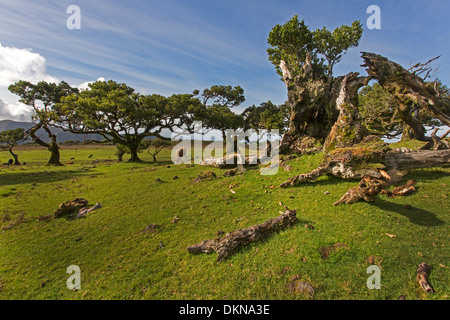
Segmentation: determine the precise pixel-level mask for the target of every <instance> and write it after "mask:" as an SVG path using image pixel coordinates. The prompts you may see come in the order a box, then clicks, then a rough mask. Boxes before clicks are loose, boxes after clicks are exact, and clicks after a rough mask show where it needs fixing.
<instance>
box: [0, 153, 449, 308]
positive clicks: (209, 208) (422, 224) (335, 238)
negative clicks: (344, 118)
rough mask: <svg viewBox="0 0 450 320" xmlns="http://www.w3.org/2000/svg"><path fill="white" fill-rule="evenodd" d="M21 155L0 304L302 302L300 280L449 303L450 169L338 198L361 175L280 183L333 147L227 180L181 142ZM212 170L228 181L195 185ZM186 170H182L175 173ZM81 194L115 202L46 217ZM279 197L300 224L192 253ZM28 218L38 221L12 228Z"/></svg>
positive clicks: (268, 213) (7, 190) (2, 232)
mask: <svg viewBox="0 0 450 320" xmlns="http://www.w3.org/2000/svg"><path fill="white" fill-rule="evenodd" d="M18 154H19V159H20V161H25V162H27V164H26V165H25V166H10V167H9V166H8V167H2V168H1V171H0V299H302V298H304V297H302V296H293V295H291V294H289V293H288V291H287V284H288V283H289V281H290V278H291V277H292V276H294V275H300V276H301V279H302V280H304V281H308V282H310V283H311V284H312V285H313V286H314V287H315V289H316V293H315V296H314V298H315V299H319V300H320V299H397V298H398V297H399V296H400V295H406V298H407V299H440V300H443V299H448V295H449V285H448V283H449V282H448V280H449V271H448V267H449V266H450V264H449V256H450V255H449V250H448V247H447V246H448V223H449V216H450V215H449V213H450V211H449V185H450V175H449V173H450V169H448V168H435V169H426V170H425V169H424V170H412V171H410V173H409V174H408V175H407V177H406V178H407V179H416V180H417V192H416V193H414V194H413V195H410V196H407V197H399V198H393V199H390V198H387V197H386V196H383V195H382V196H380V197H378V199H377V200H376V201H375V203H372V204H369V203H364V202H361V203H356V204H352V205H340V206H336V207H335V206H333V203H334V202H335V201H336V200H338V199H339V198H340V197H341V196H342V195H343V194H344V193H345V192H346V191H347V190H348V189H349V188H350V187H353V186H355V185H356V183H357V182H356V181H344V180H341V179H337V178H334V177H321V178H320V179H319V180H318V181H317V182H316V183H314V184H313V183H311V184H305V185H302V186H299V187H295V188H287V189H282V188H279V187H278V185H279V184H280V183H281V182H283V181H285V180H286V179H287V178H289V177H291V176H292V175H294V174H297V173H301V172H308V171H310V170H312V169H314V168H315V167H316V166H317V165H318V164H319V163H320V161H321V159H322V155H320V154H319V155H311V156H304V157H301V158H298V159H296V160H293V161H292V162H291V166H292V167H293V171H292V172H284V171H283V170H281V169H280V171H279V172H278V174H277V175H274V176H262V175H260V173H259V170H257V169H256V170H249V171H247V173H245V174H244V175H237V176H234V177H228V178H226V177H223V176H222V174H223V172H224V171H225V170H220V169H211V168H207V167H201V166H199V165H195V166H194V167H188V168H187V167H186V165H173V164H171V163H169V161H170V150H164V151H163V153H162V154H161V155H159V156H158V160H160V161H161V162H158V163H153V162H151V156H150V155H147V154H144V153H143V154H142V155H141V156H142V158H143V160H145V161H148V162H145V163H139V164H136V163H117V162H115V161H106V162H104V161H103V160H108V159H109V160H114V159H115V157H114V147H112V146H107V147H99V146H89V147H78V148H77V147H71V148H64V149H63V150H62V151H61V156H62V162H63V163H65V162H67V161H69V160H70V159H71V158H75V159H73V160H72V161H74V164H71V165H65V166H63V167H52V166H46V165H45V163H46V160H47V159H48V157H49V153H48V151H46V150H45V149H41V148H34V149H32V150H18ZM90 154H93V156H92V158H89V155H90ZM0 156H1V157H2V158H5V156H6V153H1V154H0ZM94 159H98V160H99V162H98V163H96V167H95V168H87V167H89V166H92V161H93V160H94ZM124 160H127V158H126V156H125V157H124ZM2 162H3V161H2ZM168 164H170V167H167V165H168ZM206 170H213V171H214V172H215V173H216V174H217V179H213V180H211V181H202V182H199V183H193V182H192V180H193V178H195V177H197V176H198V175H199V174H200V173H201V172H202V171H206ZM175 175H176V176H178V177H179V179H177V180H173V177H174V176H175ZM157 178H160V179H161V180H163V181H165V182H164V183H158V182H156V181H155V180H156V179H157ZM230 184H234V185H235V187H234V188H233V189H234V190H235V191H236V193H235V194H232V193H231V192H230V191H229V188H228V186H229V185H230ZM271 186H274V188H271ZM75 197H82V198H85V199H87V200H89V202H90V203H91V204H95V203H96V202H100V203H101V204H102V205H103V208H101V209H98V210H96V211H93V212H91V213H89V214H88V216H87V217H86V218H82V219H77V220H66V219H64V218H60V219H51V220H48V221H39V220H38V219H36V218H37V217H38V216H45V215H49V214H52V213H53V212H54V211H55V210H56V209H57V207H58V205H59V204H60V203H61V202H65V201H67V200H71V199H73V198H75ZM279 201H281V202H283V203H284V204H285V205H287V206H288V207H289V208H290V209H295V210H296V211H297V217H298V218H299V223H298V224H296V225H295V226H294V227H292V228H289V229H287V230H285V231H282V232H280V233H277V234H274V235H272V236H270V237H269V238H267V239H266V240H264V241H260V242H256V243H253V244H252V245H250V246H248V247H246V248H242V249H241V250H239V251H238V252H236V254H234V255H233V256H231V257H230V258H229V259H227V260H225V261H223V262H222V263H219V264H218V263H216V262H215V258H216V255H215V254H209V255H208V254H201V255H191V254H189V253H188V252H187V247H188V246H190V245H192V244H195V243H198V242H200V241H202V240H204V239H211V238H214V237H215V234H216V232H217V231H219V230H222V231H225V232H230V231H233V230H236V229H239V228H245V227H248V226H250V225H254V224H258V223H262V222H264V221H266V220H268V219H270V218H272V217H275V216H277V215H279V211H280V210H282V208H281V207H280V206H279V204H278V203H279ZM406 204H408V205H410V206H412V209H406V208H405V207H404V205H406ZM174 216H178V217H179V218H180V220H179V221H178V222H177V223H171V220H172V219H173V217H174ZM20 218H25V221H24V222H21V223H17V224H16V225H14V226H13V227H11V228H9V229H6V227H7V226H9V225H10V224H11V223H14V222H16V221H21V220H19V219H20ZM151 223H155V224H158V225H159V226H160V228H159V229H158V231H157V232H156V233H154V234H150V233H147V234H144V233H142V232H141V231H142V230H143V229H144V228H145V227H146V226H147V225H149V224H151ZM306 224H311V225H313V226H314V228H315V229H313V230H311V229H307V228H305V227H304V226H305V225H306ZM386 233H389V234H394V235H395V236H396V237H395V238H390V237H388V236H387V235H386ZM160 242H162V243H163V245H164V248H162V249H161V248H160V246H159V243H160ZM337 242H340V243H345V244H346V245H347V246H348V248H349V249H348V250H345V249H341V250H338V251H337V252H335V253H332V254H331V255H330V257H329V259H327V260H325V259H322V258H321V255H320V252H319V249H320V247H324V246H330V245H333V244H335V243H337ZM370 255H374V256H377V257H379V261H381V262H380V263H379V264H380V266H381V289H380V290H369V289H368V288H367V287H366V281H367V278H368V277H369V276H370V274H367V273H366V270H367V267H368V266H369V263H368V262H367V261H366V259H367V258H368V257H369V256H370ZM422 261H425V262H427V263H428V264H430V265H432V271H431V275H430V279H429V280H430V283H431V285H432V286H433V287H434V289H435V293H434V294H426V293H425V292H423V291H422V289H420V288H419V287H418V285H417V284H416V282H415V272H416V269H417V266H418V265H419V263H420V262H422ZM70 265H77V266H79V267H80V269H81V289H80V290H76V291H71V290H69V289H68V288H67V287H66V281H67V278H68V277H69V274H67V273H66V270H67V267H68V266H70Z"/></svg>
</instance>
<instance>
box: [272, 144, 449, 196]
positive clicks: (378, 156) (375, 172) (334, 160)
mask: <svg viewBox="0 0 450 320" xmlns="http://www.w3.org/2000/svg"><path fill="white" fill-rule="evenodd" d="M343 149H344V150H343V151H342V152H341V154H336V156H334V157H331V158H330V159H327V160H326V161H325V162H324V163H323V164H322V165H320V166H319V167H318V168H316V169H314V170H312V171H311V172H308V173H303V174H299V175H297V176H294V177H292V178H289V179H288V180H286V181H285V182H283V183H281V184H280V187H282V188H285V187H290V186H296V185H299V184H301V183H304V182H314V181H316V180H317V179H318V178H319V177H320V176H322V175H333V176H336V177H340V178H344V179H362V178H364V177H365V176H369V177H372V178H376V179H380V178H383V173H382V172H385V171H388V170H389V171H397V172H399V171H402V170H410V169H423V168H433V167H442V166H447V165H450V149H445V150H437V151H431V150H423V151H418V152H385V153H384V154H383V153H374V155H373V156H372V159H368V160H364V159H362V158H361V157H357V156H355V153H352V152H354V151H353V150H352V149H353V148H343ZM336 151H339V149H337V150H336Z"/></svg>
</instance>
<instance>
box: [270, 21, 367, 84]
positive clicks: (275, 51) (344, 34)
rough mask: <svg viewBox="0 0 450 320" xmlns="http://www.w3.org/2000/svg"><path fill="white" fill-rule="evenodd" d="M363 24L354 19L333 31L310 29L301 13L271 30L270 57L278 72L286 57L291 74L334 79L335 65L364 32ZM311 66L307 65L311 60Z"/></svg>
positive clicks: (355, 44)
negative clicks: (309, 74)
mask: <svg viewBox="0 0 450 320" xmlns="http://www.w3.org/2000/svg"><path fill="white" fill-rule="evenodd" d="M362 32H363V29H362V24H361V23H360V22H359V21H354V22H353V23H352V24H351V26H347V25H342V26H340V27H337V28H335V29H334V30H333V31H330V30H328V29H327V28H325V27H323V28H322V29H317V30H315V31H311V30H310V29H309V28H308V26H307V25H306V24H305V21H304V20H301V21H300V20H299V18H298V15H295V16H293V17H292V18H291V19H290V20H289V21H288V22H286V23H285V24H284V25H279V24H278V25H276V26H275V27H273V28H272V30H271V31H270V33H269V37H268V39H267V42H268V43H269V45H270V46H271V47H270V48H268V49H267V53H268V54H269V60H270V61H271V62H272V63H273V64H274V65H275V67H276V70H277V72H278V74H280V75H281V76H282V75H283V74H282V71H281V68H280V62H281V61H282V60H283V61H285V63H286V64H287V66H288V69H289V71H290V73H291V75H292V76H293V77H294V78H295V77H296V76H297V75H299V74H302V73H305V72H313V73H314V74H317V75H319V76H325V77H327V78H328V79H329V80H331V79H332V75H333V67H334V66H335V65H336V63H338V62H339V61H340V60H341V59H342V56H343V55H344V54H345V53H346V52H347V50H348V49H349V48H351V47H356V46H358V43H359V40H360V38H361V36H362ZM309 62H310V64H311V66H312V70H308V69H307V68H306V64H307V63H309Z"/></svg>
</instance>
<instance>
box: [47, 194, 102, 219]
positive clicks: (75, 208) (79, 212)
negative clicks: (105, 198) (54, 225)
mask: <svg viewBox="0 0 450 320" xmlns="http://www.w3.org/2000/svg"><path fill="white" fill-rule="evenodd" d="M87 206H88V201H87V200H86V199H83V198H75V199H72V200H69V201H66V202H63V203H61V204H60V205H59V207H58V209H57V210H56V211H55V212H54V214H53V217H54V218H61V217H64V216H65V217H67V218H69V219H74V218H80V217H82V216H85V215H86V214H87V213H89V212H91V211H93V210H96V209H98V208H101V207H102V205H101V204H100V203H97V204H95V206H93V207H91V208H88V207H87Z"/></svg>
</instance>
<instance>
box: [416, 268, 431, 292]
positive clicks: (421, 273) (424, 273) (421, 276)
mask: <svg viewBox="0 0 450 320" xmlns="http://www.w3.org/2000/svg"><path fill="white" fill-rule="evenodd" d="M430 271H431V266H430V265H429V264H427V263H425V262H422V263H421V264H419V267H418V268H417V276H416V280H417V282H418V283H419V285H420V287H421V288H422V289H423V290H425V292H433V291H434V290H433V288H432V287H431V285H430V283H429V282H428V276H429V275H430Z"/></svg>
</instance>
